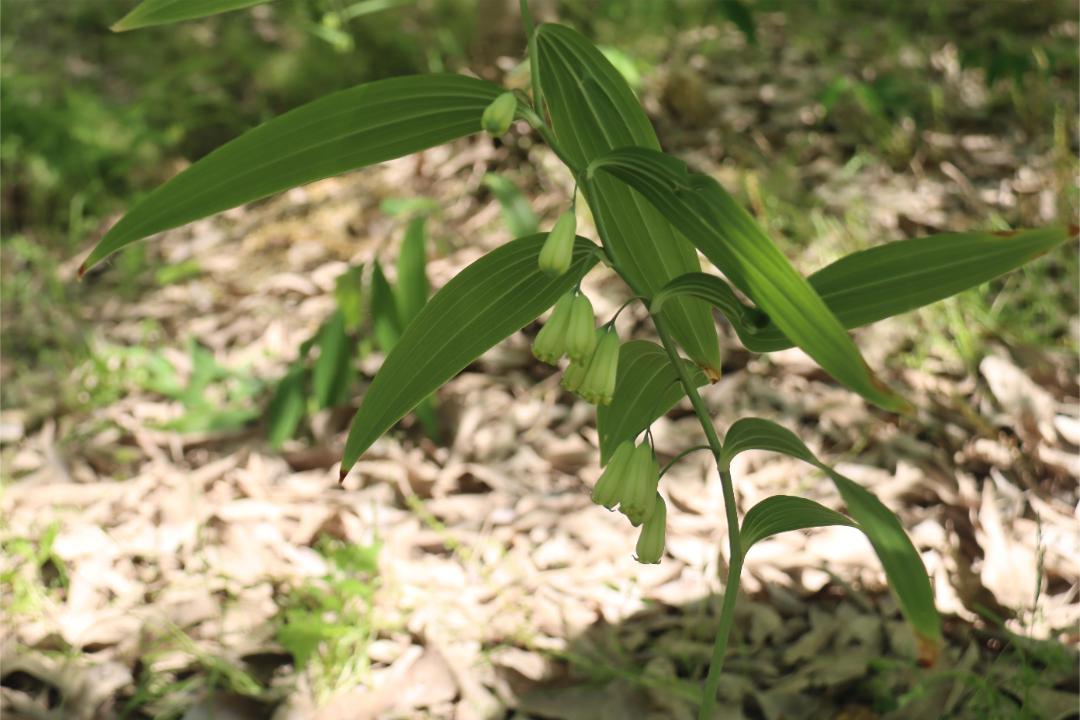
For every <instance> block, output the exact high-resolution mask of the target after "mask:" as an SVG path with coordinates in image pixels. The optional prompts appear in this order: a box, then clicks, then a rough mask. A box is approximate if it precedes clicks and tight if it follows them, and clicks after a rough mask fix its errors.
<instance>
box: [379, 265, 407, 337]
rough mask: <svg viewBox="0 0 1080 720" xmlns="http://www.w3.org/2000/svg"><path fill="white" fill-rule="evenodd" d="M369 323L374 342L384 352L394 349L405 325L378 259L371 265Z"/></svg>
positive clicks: (392, 289) (391, 288)
mask: <svg viewBox="0 0 1080 720" xmlns="http://www.w3.org/2000/svg"><path fill="white" fill-rule="evenodd" d="M371 325H372V333H373V334H374V335H375V342H376V343H378V345H379V349H380V350H382V351H383V352H384V353H388V352H390V351H391V350H393V349H394V346H395V345H397V342H398V338H400V337H401V331H402V330H403V329H404V327H405V326H404V325H403V324H402V322H401V309H400V308H398V301H397V297H396V295H395V293H394V288H393V287H392V286H391V285H390V281H389V280H387V279H386V275H385V274H384V273H383V269H382V264H381V263H380V262H379V261H378V260H376V261H375V262H374V263H372V266H371Z"/></svg>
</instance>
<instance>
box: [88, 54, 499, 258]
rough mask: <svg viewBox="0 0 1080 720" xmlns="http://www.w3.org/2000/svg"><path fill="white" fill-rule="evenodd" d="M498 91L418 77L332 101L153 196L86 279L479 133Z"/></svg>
mask: <svg viewBox="0 0 1080 720" xmlns="http://www.w3.org/2000/svg"><path fill="white" fill-rule="evenodd" d="M499 92H500V88H498V87H496V86H495V85H493V84H491V83H489V82H485V81H483V80H477V79H475V78H469V77H465V76H463V75H412V76H405V77H397V78H391V79H389V80H379V81H377V82H373V83H368V84H366V85H359V86H357V87H354V88H351V89H349V90H343V91H341V92H337V93H333V94H331V95H327V96H326V97H324V98H320V99H319V100H316V101H314V102H311V103H308V104H307V105H303V106H302V107H299V108H297V109H295V110H292V111H290V112H287V113H285V114H284V115H282V116H280V117H277V118H274V119H273V120H269V121H267V122H265V123H263V124H262V125H260V126H258V127H256V128H254V129H253V130H250V131H248V132H246V133H244V134H243V135H241V136H240V137H238V138H236V139H235V140H232V141H231V142H228V143H226V144H225V145H223V146H221V147H220V148H218V149H217V150H215V151H214V152H212V153H210V154H209V155H207V156H206V157H204V158H202V159H201V160H199V161H198V162H196V163H195V164H194V165H192V166H191V167H189V168H187V169H186V170H184V171H183V172H182V173H180V174H179V175H177V176H176V177H174V178H173V179H171V180H169V181H168V182H167V183H165V184H164V185H162V186H161V187H159V188H158V189H156V190H154V191H153V192H152V193H150V194H149V195H147V196H146V197H145V198H144V199H143V200H142V201H141V202H139V203H138V204H137V205H135V207H134V208H132V209H131V210H130V211H129V212H128V213H127V215H125V216H124V217H123V218H121V219H120V221H119V222H118V223H116V225H114V226H113V227H112V229H110V230H109V232H108V233H106V235H105V237H104V238H102V239H101V242H99V243H98V244H97V247H95V248H94V250H93V252H91V253H90V256H89V257H88V258H87V259H86V262H85V263H84V264H83V267H82V268H81V270H82V271H84V272H85V270H86V269H87V268H89V267H92V266H93V265H94V264H96V263H97V262H99V261H100V260H101V259H102V258H104V257H106V256H107V255H109V254H110V253H113V252H115V251H117V250H119V249H121V248H123V247H124V246H126V245H128V244H129V243H132V242H134V241H136V240H139V239H140V238H144V237H146V236H148V235H152V234H154V233H156V232H160V231H162V230H168V229H169V228H174V227H177V226H179V225H183V224H185V223H188V222H191V221H192V220H197V219H199V218H201V217H206V216H207V215H213V214H214V213H217V212H221V211H222V210H227V209H229V208H232V207H236V206H237V205H241V204H243V203H246V202H250V201H252V200H257V199H259V198H262V197H266V196H267V195H270V194H273V193H275V192H279V191H281V190H286V189H288V188H290V187H294V186H296V185H302V184H304V183H309V182H312V181H314V180H319V179H322V178H325V177H330V176H332V175H337V174H340V173H343V172H346V171H347V170H353V169H356V168H360V167H364V166H367V165H373V164H375V163H379V162H383V161H384V160H390V159H392V158H396V157H401V156H402V155H408V154H409V153H413V152H417V151H419V150H423V149H425V148H429V147H432V146H434V145H439V144H441V143H444V142H448V141H450V140H453V139H454V138H458V137H462V136H464V135H468V134H470V133H472V132H476V131H477V130H479V129H480V116H481V115H482V114H483V112H484V108H485V107H487V105H488V104H489V103H490V102H491V101H492V100H494V99H495V97H497V96H498V94H499Z"/></svg>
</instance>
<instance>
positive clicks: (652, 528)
mask: <svg viewBox="0 0 1080 720" xmlns="http://www.w3.org/2000/svg"><path fill="white" fill-rule="evenodd" d="M654 507H655V509H654V510H653V513H652V515H650V516H649V519H648V520H646V521H645V524H644V525H642V526H641V535H639V536H638V541H637V558H636V559H637V561H638V562H639V563H645V564H648V565H655V564H656V563H658V562H660V558H661V557H662V556H663V554H664V535H665V534H666V532H667V504H666V503H665V502H664V498H662V497H660V494H659V493H657V494H656V498H655V499H654Z"/></svg>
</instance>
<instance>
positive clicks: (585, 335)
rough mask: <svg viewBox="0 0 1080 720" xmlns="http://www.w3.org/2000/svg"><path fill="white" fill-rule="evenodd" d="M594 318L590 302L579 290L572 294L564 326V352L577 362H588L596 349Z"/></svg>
mask: <svg viewBox="0 0 1080 720" xmlns="http://www.w3.org/2000/svg"><path fill="white" fill-rule="evenodd" d="M596 339H597V338H596V318H595V317H594V316H593V309H592V303H591V302H589V298H587V297H585V295H583V294H582V293H581V292H580V291H578V292H576V293H575V294H574V303H573V305H571V306H570V323H569V325H568V326H567V328H566V354H567V355H569V356H570V359H571V360H573V361H575V362H578V363H583V364H584V363H588V362H589V357H590V356H591V355H592V352H593V350H594V349H596Z"/></svg>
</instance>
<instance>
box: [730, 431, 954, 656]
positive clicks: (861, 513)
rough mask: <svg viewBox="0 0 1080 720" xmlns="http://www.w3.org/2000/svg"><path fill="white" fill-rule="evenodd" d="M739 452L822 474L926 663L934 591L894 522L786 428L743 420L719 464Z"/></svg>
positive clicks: (936, 620) (932, 637)
mask: <svg viewBox="0 0 1080 720" xmlns="http://www.w3.org/2000/svg"><path fill="white" fill-rule="evenodd" d="M745 450H770V451H773V452H779V453H783V454H785V455H789V456H791V457H794V458H797V459H799V460H802V461H803V462H807V463H810V464H811V465H813V466H815V467H817V468H819V469H820V470H821V471H822V472H824V473H825V474H826V475H828V476H829V477H830V478H831V479H832V481H833V483H834V484H835V485H836V489H837V490H839V492H840V496H841V497H842V498H843V500H844V503H845V504H846V505H847V511H848V514H849V515H850V516H851V517H852V518H854V520H855V521H856V522H857V523H858V526H859V528H860V529H861V530H862V531H863V532H864V533H865V534H866V536H867V537H868V538H869V539H870V544H871V545H873V546H874V550H875V552H876V553H877V555H878V558H879V559H880V560H881V565H882V567H884V568H885V574H886V576H887V577H888V578H889V587H890V588H892V591H893V593H894V594H895V595H896V598H897V600H898V601H899V603H900V609H901V611H902V612H903V613H904V616H905V617H907V619H908V622H910V623H911V625H912V627H913V628H914V630H915V634H916V637H917V638H918V640H919V645H920V655H921V659H922V660H923V661H924V662H927V663H932V662H933V659H934V657H935V656H936V652H937V649H938V648H939V646H940V644H941V618H940V617H939V616H938V613H937V609H936V608H935V607H934V592H933V590H932V589H931V587H930V579H929V578H928V577H927V574H926V567H925V566H924V565H923V563H922V558H921V557H919V552H918V551H917V550H916V549H915V546H914V545H912V543H911V540H910V539H909V538H908V536H907V534H906V533H905V532H904V528H903V526H901V525H900V520H899V519H897V517H896V515H894V514H893V513H892V511H890V510H889V509H888V508H887V507H885V506H884V505H883V504H882V503H881V501H880V500H878V499H877V498H876V497H874V495H873V494H872V493H870V492H869V491H868V490H866V489H865V488H863V487H862V486H861V485H859V484H858V483H856V482H855V481H853V480H850V479H848V478H846V477H844V476H843V475H841V474H840V473H838V472H836V471H835V470H833V469H832V468H831V467H829V466H828V465H825V464H824V463H822V462H821V461H820V460H818V459H817V457H815V456H814V454H813V453H812V452H810V450H809V449H808V448H807V447H806V445H805V444H804V443H803V441H802V440H800V439H799V438H798V437H796V436H795V434H794V433H792V432H791V431H790V430H787V429H786V428H783V427H781V426H779V425H777V424H776V423H774V422H770V421H768V420H762V419H760V418H743V419H742V420H738V421H736V422H735V424H734V425H732V426H731V428H730V429H729V430H728V432H727V437H726V439H725V441H724V451H723V454H722V455H721V459H722V461H723V462H724V463H725V464H727V463H730V462H731V459H732V458H733V457H735V456H736V455H738V454H739V453H740V452H743V451H745Z"/></svg>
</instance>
